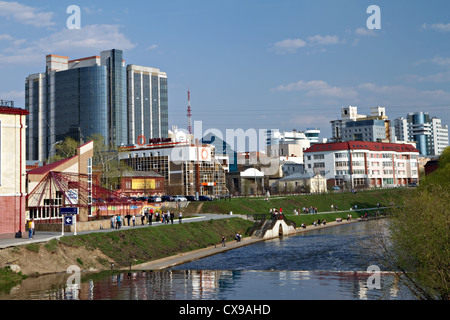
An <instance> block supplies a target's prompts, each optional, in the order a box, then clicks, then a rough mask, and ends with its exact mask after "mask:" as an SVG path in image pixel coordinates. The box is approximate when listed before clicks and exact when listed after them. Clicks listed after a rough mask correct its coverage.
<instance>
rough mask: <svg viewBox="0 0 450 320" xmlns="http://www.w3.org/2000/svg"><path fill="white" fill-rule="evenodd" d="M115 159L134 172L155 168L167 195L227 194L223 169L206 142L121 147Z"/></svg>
mask: <svg viewBox="0 0 450 320" xmlns="http://www.w3.org/2000/svg"><path fill="white" fill-rule="evenodd" d="M119 160H120V161H121V162H123V163H124V164H126V165H127V166H129V167H131V168H132V170H134V171H136V172H140V171H156V172H157V173H159V174H160V175H162V176H163V177H164V185H165V189H166V190H165V193H166V194H168V195H175V194H182V195H193V196H195V195H197V193H198V195H208V196H214V197H216V196H222V195H225V194H228V189H227V187H226V177H225V169H224V167H223V166H222V165H221V163H220V162H219V161H218V160H217V159H216V158H215V148H214V146H212V145H206V144H199V145H195V144H191V143H190V142H185V143H162V144H154V145H146V146H143V147H128V148H124V149H123V150H122V152H120V153H119Z"/></svg>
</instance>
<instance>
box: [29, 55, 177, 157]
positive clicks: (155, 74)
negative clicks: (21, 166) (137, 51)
mask: <svg viewBox="0 0 450 320" xmlns="http://www.w3.org/2000/svg"><path fill="white" fill-rule="evenodd" d="M127 78H128V79H127ZM25 107H26V110H28V111H29V112H30V116H29V117H28V119H27V126H28V130H27V160H37V161H46V160H47V159H48V158H49V157H51V156H52V155H54V153H55V144H57V143H58V142H60V141H62V140H64V138H65V137H67V136H69V137H72V138H73V139H74V140H76V141H79V142H84V141H87V140H88V138H89V137H91V136H92V135H94V134H100V135H102V136H103V137H104V138H105V141H106V142H107V143H108V144H109V145H110V146H112V147H117V146H125V145H128V144H136V140H137V138H138V137H139V136H142V137H145V139H153V138H162V137H167V130H168V102H167V76H166V75H165V73H162V72H159V70H158V69H153V68H146V67H138V66H134V65H130V66H129V67H128V68H127V67H126V66H125V61H124V59H123V52H122V51H121V50H117V49H112V50H107V51H102V52H101V53H100V55H99V56H92V57H87V58H82V59H76V60H69V58H68V57H65V56H57V55H48V56H47V57H46V71H45V72H44V73H37V74H31V75H29V76H28V77H27V78H26V82H25ZM145 139H144V140H145ZM141 140H142V139H141ZM144 142H145V141H144Z"/></svg>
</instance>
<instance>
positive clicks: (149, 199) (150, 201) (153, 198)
mask: <svg viewBox="0 0 450 320" xmlns="http://www.w3.org/2000/svg"><path fill="white" fill-rule="evenodd" d="M161 201H162V199H161V197H158V196H150V197H148V202H149V203H153V202H161Z"/></svg>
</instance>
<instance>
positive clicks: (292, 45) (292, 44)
mask: <svg viewBox="0 0 450 320" xmlns="http://www.w3.org/2000/svg"><path fill="white" fill-rule="evenodd" d="M338 43H340V41H339V37H338V36H329V35H326V36H321V35H315V36H311V37H308V38H307V40H306V41H305V40H302V39H299V38H297V39H284V40H281V41H278V42H277V43H275V44H274V45H273V49H274V51H275V52H276V53H278V54H285V53H295V52H297V49H299V48H303V47H313V46H322V45H333V44H338Z"/></svg>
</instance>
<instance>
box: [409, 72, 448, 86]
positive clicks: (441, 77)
mask: <svg viewBox="0 0 450 320" xmlns="http://www.w3.org/2000/svg"><path fill="white" fill-rule="evenodd" d="M404 79H405V80H406V81H408V82H436V83H438V82H450V71H446V72H438V73H435V74H430V75H426V76H421V75H417V74H408V75H406V76H404Z"/></svg>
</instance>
